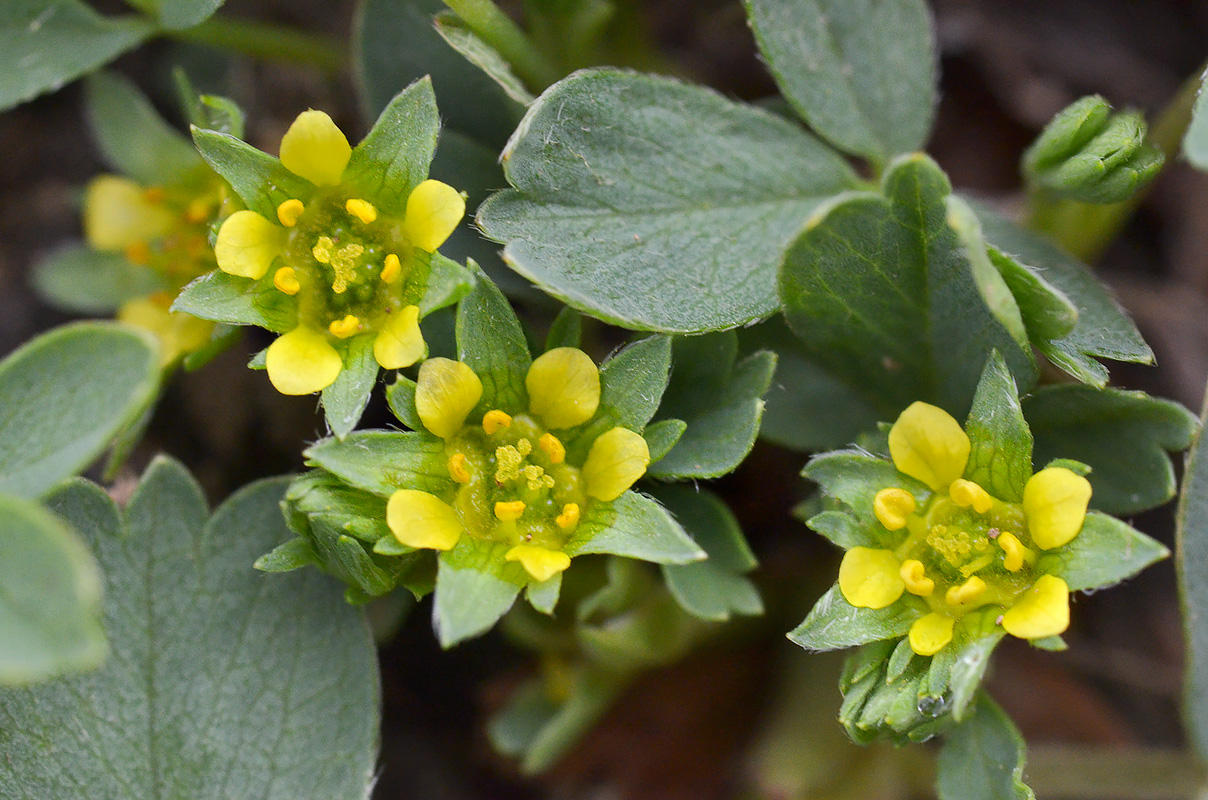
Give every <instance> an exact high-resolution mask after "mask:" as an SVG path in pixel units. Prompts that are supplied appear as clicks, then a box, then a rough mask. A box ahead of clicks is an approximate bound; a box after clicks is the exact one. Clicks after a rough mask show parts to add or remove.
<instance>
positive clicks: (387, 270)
mask: <svg viewBox="0 0 1208 800" xmlns="http://www.w3.org/2000/svg"><path fill="white" fill-rule="evenodd" d="M402 272H403V266H402V264H400V263H399V260H398V256H396V255H395V254H394V253H389V254H387V255H386V265H385V266H384V267H382V283H394V282H395V281H397V280H398V276H399V275H401V274H402Z"/></svg>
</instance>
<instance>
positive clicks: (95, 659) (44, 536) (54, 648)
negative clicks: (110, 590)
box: [0, 496, 108, 686]
mask: <svg viewBox="0 0 1208 800" xmlns="http://www.w3.org/2000/svg"><path fill="white" fill-rule="evenodd" d="M0 520H3V521H2V522H0V586H3V587H4V591H3V592H2V593H0V685H3V686H13V685H23V684H27V683H32V682H34V681H39V680H45V679H47V678H52V677H55V676H57V675H61V674H63V673H67V672H77V671H81V670H89V669H94V668H96V667H98V666H100V665H101V663H102V662H103V661H104V660H105V654H106V653H107V652H108V647H107V645H106V644H105V632H104V630H103V629H102V627H101V619H100V617H101V577H100V575H99V574H98V572H97V567H96V562H95V561H93V559H92V556H91V555H90V554H89V552H88V548H86V547H85V546H84V545H83V543H81V542H80V540H79V539H78V538H77V537H76V535H75V533H73V532H72V531H71V530H70V529H69V528H68V527H67V526H66V525H65V524H64V523H63V521H62V520H60V519H58V518H57V517H55V516H54V515H52V514H50V513H48V512H47V511H45V510H44V509H42V508H41V507H40V506H38V505H36V504H34V503H32V502H30V501H28V500H20V499H18V498H15V497H5V496H0Z"/></svg>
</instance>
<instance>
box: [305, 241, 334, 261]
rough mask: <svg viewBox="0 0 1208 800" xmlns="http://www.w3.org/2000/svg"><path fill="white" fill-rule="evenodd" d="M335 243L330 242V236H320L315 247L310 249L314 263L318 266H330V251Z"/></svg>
mask: <svg viewBox="0 0 1208 800" xmlns="http://www.w3.org/2000/svg"><path fill="white" fill-rule="evenodd" d="M335 246H336V243H335V242H333V241H332V240H331V237H330V236H320V237H319V239H318V241H316V242H315V246H314V247H312V248H311V249H310V254H311V255H312V256H314V257H315V261H318V262H319V263H320V264H330V263H331V256H332V250H333V249H334V248H335Z"/></svg>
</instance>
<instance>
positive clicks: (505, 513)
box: [495, 500, 524, 522]
mask: <svg viewBox="0 0 1208 800" xmlns="http://www.w3.org/2000/svg"><path fill="white" fill-rule="evenodd" d="M523 513H524V501H523V500H508V501H500V502H498V503H496V504H495V518H496V519H498V520H500V521H502V522H515V521H516V520H518V519H520V515H521V514H523Z"/></svg>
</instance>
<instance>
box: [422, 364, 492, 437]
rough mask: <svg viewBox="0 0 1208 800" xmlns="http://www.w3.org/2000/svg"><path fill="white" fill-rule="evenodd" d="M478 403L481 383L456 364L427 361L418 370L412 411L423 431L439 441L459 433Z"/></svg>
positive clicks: (472, 371) (466, 368) (461, 365)
mask: <svg viewBox="0 0 1208 800" xmlns="http://www.w3.org/2000/svg"><path fill="white" fill-rule="evenodd" d="M480 399H482V381H481V380H479V379H478V376H477V375H475V374H474V370H472V369H470V368H469V367H467V366H466V365H465V364H463V363H461V362H460V361H451V360H450V359H447V358H429V359H428V360H427V361H425V362H424V363H423V364H422V365H420V368H419V381H418V385H417V386H416V388H415V410H416V412H418V413H419V418H420V421H421V422H423V423H424V427H425V428H427V429H428V430H430V431H432V433H434V434H436V435H437V436H439V437H440V438H442V439H448V438H449V437H450V436H452V435H453V434H455V433H457V432H458V431H459V430H461V426H462V425H464V424H465V422H466V416H467V415H468V414H469V413H470V412H471V411H473V410H474V406H476V405H478V401H479V400H480Z"/></svg>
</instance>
